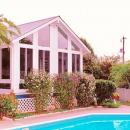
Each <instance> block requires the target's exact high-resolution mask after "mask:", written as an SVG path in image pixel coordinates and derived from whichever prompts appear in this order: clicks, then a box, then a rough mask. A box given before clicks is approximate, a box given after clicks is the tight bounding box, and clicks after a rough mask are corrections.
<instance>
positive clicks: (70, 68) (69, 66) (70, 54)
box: [68, 37, 72, 73]
mask: <svg viewBox="0 0 130 130" xmlns="http://www.w3.org/2000/svg"><path fill="white" fill-rule="evenodd" d="M68 73H72V50H71V40H70V38H69V37H68Z"/></svg>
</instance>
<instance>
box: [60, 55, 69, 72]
mask: <svg viewBox="0 0 130 130" xmlns="http://www.w3.org/2000/svg"><path fill="white" fill-rule="evenodd" d="M58 71H59V73H64V72H67V71H68V54H67V53H62V52H59V53H58Z"/></svg>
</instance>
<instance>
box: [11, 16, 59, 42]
mask: <svg viewBox="0 0 130 130" xmlns="http://www.w3.org/2000/svg"><path fill="white" fill-rule="evenodd" d="M57 20H58V17H56V18H54V19H53V20H51V21H49V22H48V23H46V24H43V25H41V26H39V27H37V28H36V29H33V30H32V31H30V32H27V33H25V34H23V35H22V36H20V37H18V38H16V39H14V40H13V43H15V42H17V41H19V40H20V39H22V38H24V37H26V36H28V35H30V34H32V33H34V32H37V31H39V30H40V29H42V28H44V27H46V26H48V25H49V24H51V23H53V22H55V21H57Z"/></svg>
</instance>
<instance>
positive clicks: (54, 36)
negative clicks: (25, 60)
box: [50, 24, 58, 74]
mask: <svg viewBox="0 0 130 130" xmlns="http://www.w3.org/2000/svg"><path fill="white" fill-rule="evenodd" d="M50 74H58V28H57V26H56V25H54V24H52V25H50Z"/></svg>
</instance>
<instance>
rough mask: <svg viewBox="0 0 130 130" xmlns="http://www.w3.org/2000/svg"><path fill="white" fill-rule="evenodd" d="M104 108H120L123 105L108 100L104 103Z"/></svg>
mask: <svg viewBox="0 0 130 130" xmlns="http://www.w3.org/2000/svg"><path fill="white" fill-rule="evenodd" d="M102 105H103V107H108V108H118V107H120V105H121V103H120V102H119V101H116V103H115V102H114V101H112V100H106V101H104V102H103V104H102Z"/></svg>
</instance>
